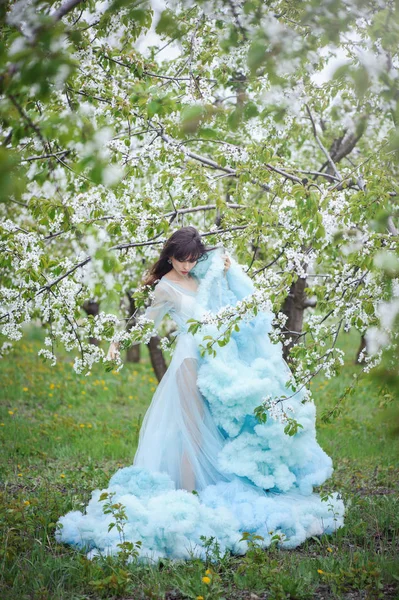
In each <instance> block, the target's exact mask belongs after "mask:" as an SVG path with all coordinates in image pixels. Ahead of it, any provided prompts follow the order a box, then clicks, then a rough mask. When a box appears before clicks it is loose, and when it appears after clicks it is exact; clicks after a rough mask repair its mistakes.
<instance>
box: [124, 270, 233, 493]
mask: <svg viewBox="0 0 399 600" xmlns="http://www.w3.org/2000/svg"><path fill="white" fill-rule="evenodd" d="M196 295H197V293H196V292H194V291H191V290H188V289H186V288H184V287H182V286H181V285H180V284H178V283H176V282H174V281H170V280H169V279H167V278H166V277H162V278H161V279H160V281H159V282H158V283H157V284H156V286H155V289H154V300H153V302H152V304H151V306H149V307H148V308H147V309H146V312H145V316H146V317H147V318H149V319H152V320H153V321H154V323H155V327H158V326H159V325H160V323H161V321H162V319H163V317H164V316H165V315H166V314H169V316H170V317H171V318H172V319H173V321H174V322H175V323H176V325H177V334H176V346H175V348H174V352H173V356H172V360H171V362H170V365H169V367H168V369H167V371H166V373H165V375H164V376H163V378H162V380H161V381H160V383H159V385H158V387H157V389H156V391H155V393H154V396H153V398H152V401H151V404H150V406H149V408H148V410H147V412H146V414H145V416H144V419H143V423H142V426H141V430H140V434H139V442H138V447H137V451H136V454H135V457H134V461H133V465H135V466H140V467H145V468H148V469H150V470H151V471H161V472H167V473H168V474H169V475H170V477H171V478H172V480H173V481H174V482H175V485H176V489H180V488H181V489H186V490H188V491H190V492H191V491H192V490H194V489H195V490H201V489H203V488H205V487H206V486H207V485H209V484H212V483H215V482H216V481H220V480H222V481H228V480H229V479H230V478H229V477H228V476H224V475H223V474H222V473H220V472H219V471H218V469H217V468H216V466H215V465H216V461H215V458H216V457H217V455H218V452H219V451H220V449H221V448H222V446H223V440H224V437H223V435H222V433H221V432H220V431H219V429H218V428H217V426H216V425H215V423H214V420H213V418H212V416H211V413H210V410H209V406H208V404H207V402H206V400H205V399H204V397H203V396H202V395H201V393H200V391H199V389H198V385H197V372H198V361H199V358H200V355H199V350H198V345H197V343H196V341H195V340H194V336H193V335H192V334H191V333H188V325H187V319H190V318H192V317H194V315H195V307H196Z"/></svg>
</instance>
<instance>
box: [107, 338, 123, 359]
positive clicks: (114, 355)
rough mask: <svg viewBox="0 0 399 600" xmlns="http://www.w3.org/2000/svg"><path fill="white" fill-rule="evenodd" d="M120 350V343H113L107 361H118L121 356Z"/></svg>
mask: <svg viewBox="0 0 399 600" xmlns="http://www.w3.org/2000/svg"><path fill="white" fill-rule="evenodd" d="M119 348H120V344H119V342H112V343H111V345H110V347H109V350H108V354H107V356H106V357H105V360H116V359H117V358H118V356H119Z"/></svg>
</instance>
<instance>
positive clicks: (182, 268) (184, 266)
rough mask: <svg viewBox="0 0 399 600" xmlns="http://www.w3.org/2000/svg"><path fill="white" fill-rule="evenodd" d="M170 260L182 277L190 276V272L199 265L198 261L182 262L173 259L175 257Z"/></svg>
mask: <svg viewBox="0 0 399 600" xmlns="http://www.w3.org/2000/svg"><path fill="white" fill-rule="evenodd" d="M170 260H171V261H172V267H173V268H174V269H175V271H177V272H178V273H179V275H181V276H182V277H184V276H185V275H188V274H189V272H190V271H191V269H192V268H193V267H194V266H195V265H196V264H197V261H196V260H183V261H180V260H177V259H176V258H173V256H171V257H170Z"/></svg>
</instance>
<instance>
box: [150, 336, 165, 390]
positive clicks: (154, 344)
mask: <svg viewBox="0 0 399 600" xmlns="http://www.w3.org/2000/svg"><path fill="white" fill-rule="evenodd" d="M159 341H160V337H159V336H158V335H156V336H154V337H152V338H151V339H150V341H149V343H148V344H147V346H148V349H149V351H150V359H151V364H152V368H153V369H154V373H155V375H156V377H157V379H158V381H161V379H162V377H163V376H164V375H165V373H166V369H167V366H166V361H165V358H164V355H163V354H162V350H161V348H160V347H159Z"/></svg>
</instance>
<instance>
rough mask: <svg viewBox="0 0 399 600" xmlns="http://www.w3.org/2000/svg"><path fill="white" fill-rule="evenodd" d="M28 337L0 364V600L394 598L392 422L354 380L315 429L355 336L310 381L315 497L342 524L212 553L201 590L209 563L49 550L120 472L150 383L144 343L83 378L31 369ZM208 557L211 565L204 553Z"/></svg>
mask: <svg viewBox="0 0 399 600" xmlns="http://www.w3.org/2000/svg"><path fill="white" fill-rule="evenodd" d="M42 337H43V332H42V331H41V330H39V329H29V330H27V332H26V336H25V337H24V339H23V340H21V341H20V342H18V343H17V344H16V347H15V349H14V350H13V352H12V354H10V355H9V356H8V357H6V358H4V359H3V360H2V361H1V362H0V371H1V381H2V391H1V406H0V423H1V425H0V444H1V463H0V477H1V496H0V527H1V542H0V598H2V599H13V600H14V599H17V598H18V600H23V599H25V598H26V599H32V598H33V599H35V600H36V599H40V600H47V599H51V600H52V599H61V598H63V599H68V600H71V599H75V600H78V599H81V600H82V599H85V598H87V599H88V598H113V597H117V596H119V597H122V598H130V599H134V600H137V599H139V598H175V599H181V598H194V599H195V598H197V597H201V596H202V597H203V598H204V600H208V599H212V600H213V599H216V598H226V600H227V599H231V598H250V593H251V592H252V593H254V594H256V595H257V596H258V597H259V598H271V599H277V600H278V599H280V598H297V599H301V598H321V597H323V598H341V597H342V598H396V597H398V596H397V595H396V594H397V593H398V592H397V584H398V581H399V574H398V568H397V567H398V563H397V558H396V557H397V555H398V531H399V518H398V514H399V501H398V496H397V489H395V485H397V481H398V462H399V461H398V456H399V452H398V450H399V436H398V430H397V413H395V411H394V409H393V408H392V407H391V406H392V405H387V406H386V405H385V404H384V402H383V401H382V398H381V397H380V396H379V394H378V390H377V386H376V383H375V381H374V379H373V378H372V377H371V376H366V377H365V378H364V379H362V380H361V382H360V383H359V386H358V388H357V389H356V392H355V394H354V395H353V396H351V397H349V398H348V399H347V400H345V404H344V410H343V413H342V415H341V416H340V417H339V418H338V419H336V420H335V421H332V422H331V423H328V424H325V423H322V422H321V420H320V416H321V415H322V414H323V412H324V411H326V410H328V409H330V408H331V407H332V406H333V405H334V404H335V402H336V400H337V397H338V396H339V394H340V393H341V392H342V391H343V390H344V389H345V388H346V386H347V385H349V384H350V383H351V381H352V380H353V374H354V373H357V372H359V367H358V366H355V365H353V364H352V363H351V360H352V358H353V357H354V355H355V348H356V343H357V340H356V337H355V336H352V335H351V336H349V335H344V336H342V339H341V347H342V346H343V347H344V348H345V349H346V350H347V351H348V362H347V364H346V365H345V367H344V368H343V372H342V374H341V375H340V376H339V377H338V378H336V379H333V380H328V381H324V380H323V378H321V377H318V378H317V379H316V380H315V381H314V382H313V384H312V389H313V395H314V398H315V402H316V405H317V414H318V423H317V436H318V441H319V443H320V444H321V446H322V447H323V448H324V450H325V451H326V452H327V453H328V454H329V455H330V456H331V457H332V459H333V462H334V467H335V471H334V474H333V477H332V478H331V479H330V480H329V481H328V482H326V484H325V485H324V486H323V489H324V490H340V491H341V492H342V494H343V496H344V501H345V503H346V505H347V507H348V514H347V517H346V521H345V523H346V526H345V527H344V528H343V529H341V530H339V531H337V532H336V533H335V534H334V535H331V536H323V537H322V538H320V539H319V538H314V539H310V540H307V541H306V543H305V544H303V545H302V546H300V547H299V548H297V549H296V550H290V551H287V550H278V549H277V548H270V549H268V550H266V551H263V550H260V549H259V548H258V547H257V545H256V541H254V546H253V549H252V550H251V551H250V552H248V554H247V555H246V556H245V557H232V556H230V555H228V554H226V555H225V556H219V562H218V563H216V564H213V566H212V567H211V568H212V569H213V571H212V573H211V574H210V580H211V581H210V583H209V584H206V583H204V582H203V581H202V577H203V576H204V575H205V570H206V569H207V567H209V566H210V564H211V563H208V564H204V563H203V562H202V561H199V560H192V561H189V562H187V563H184V564H180V565H178V564H172V563H170V562H169V561H167V560H165V561H163V562H162V564H161V565H160V567H156V566H148V565H143V564H140V563H136V562H133V563H131V564H126V563H125V562H124V561H123V557H120V558H119V559H113V560H108V561H99V562H95V561H88V560H87V559H86V558H85V556H84V554H82V553H80V552H76V551H74V550H72V549H71V548H70V547H69V546H63V545H60V544H57V543H56V542H55V539H54V529H55V523H56V521H57V519H58V518H59V516H61V515H63V514H65V513H66V512H68V511H69V510H71V509H80V510H81V509H82V507H83V506H84V504H86V503H87V501H88V499H89V498H90V494H91V491H92V490H93V489H94V488H97V487H100V488H101V487H106V485H107V482H108V480H109V478H110V476H111V475H112V474H113V473H114V472H115V471H116V470H117V469H118V468H119V467H121V466H127V465H129V464H131V462H132V459H133V456H134V451H135V448H136V445H137V439H138V433H139V430H140V424H141V421H142V418H143V416H144V413H145V410H146V408H147V406H148V404H149V402H150V400H151V397H152V394H153V392H154V390H155V387H156V385H157V382H156V379H155V376H154V374H153V372H152V369H151V365H150V362H149V357H148V353H147V349H146V348H145V347H144V346H143V347H142V361H141V363H140V364H132V363H130V364H129V363H126V364H125V366H124V368H123V369H122V370H121V372H120V373H115V372H110V373H107V372H105V371H104V370H103V369H102V368H101V367H100V366H99V365H95V367H94V368H93V372H92V374H91V375H90V376H88V377H85V376H84V375H77V374H76V373H75V372H74V371H73V368H72V363H73V357H72V356H70V355H68V354H67V353H65V352H60V353H59V360H58V363H57V365H56V366H55V367H51V366H50V364H49V363H43V362H42V361H41V359H40V358H39V357H38V356H37V351H38V349H39V347H40V344H39V341H40V340H41V339H42ZM212 551H213V553H214V556H215V555H217V548H215V546H214V545H213V546H212V545H211V547H210V549H209V552H212Z"/></svg>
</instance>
